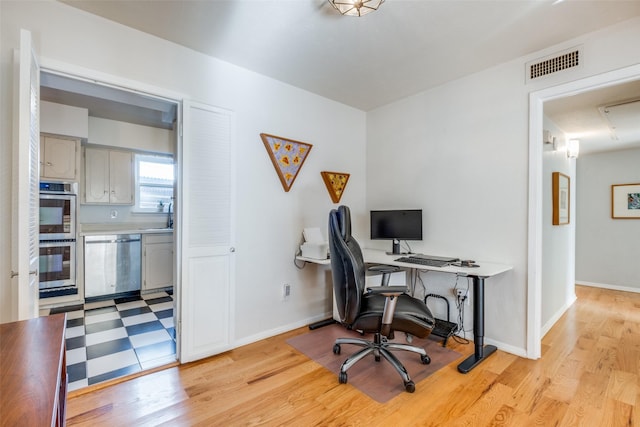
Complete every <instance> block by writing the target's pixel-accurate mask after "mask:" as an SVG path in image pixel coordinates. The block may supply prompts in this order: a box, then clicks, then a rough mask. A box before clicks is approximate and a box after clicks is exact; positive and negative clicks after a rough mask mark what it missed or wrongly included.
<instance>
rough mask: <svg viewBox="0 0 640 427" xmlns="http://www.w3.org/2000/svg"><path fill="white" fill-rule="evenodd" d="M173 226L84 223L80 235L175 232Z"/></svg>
mask: <svg viewBox="0 0 640 427" xmlns="http://www.w3.org/2000/svg"><path fill="white" fill-rule="evenodd" d="M173 231H174V230H173V228H167V227H164V226H161V225H158V226H154V225H149V226H147V225H143V224H82V225H81V226H80V229H79V231H78V236H81V237H82V236H97V235H102V234H152V233H173Z"/></svg>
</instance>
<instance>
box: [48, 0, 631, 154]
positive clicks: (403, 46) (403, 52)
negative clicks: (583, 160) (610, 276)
mask: <svg viewBox="0 0 640 427" xmlns="http://www.w3.org/2000/svg"><path fill="white" fill-rule="evenodd" d="M60 1H62V2H64V3H66V4H68V5H70V6H73V7H75V8H78V9H82V10H85V11H87V12H89V13H92V14H95V15H99V16H102V17H104V18H106V19H109V20H112V21H115V22H118V23H121V24H123V25H126V26H129V27H132V28H135V29H138V30H140V31H143V32H146V33H149V34H152V35H155V36H157V37H160V38H163V39H166V40H169V41H172V42H175V43H177V44H180V45H183V46H186V47H188V48H191V49H193V50H196V51H198V52H201V53H204V54H207V55H210V56H214V57H217V58H219V59H222V60H224V61H227V62H230V63H232V64H236V65H238V66H241V67H244V68H247V69H249V70H252V71H255V72H257V73H260V74H262V75H265V76H269V77H272V78H274V79H277V80H280V81H282V82H285V83H288V84H291V85H293V86H296V87H299V88H301V89H304V90H308V91H310V92H313V93H316V94H318V95H321V96H324V97H327V98H329V99H333V100H336V101H338V102H341V103H344V104H346V105H350V106H353V107H355V108H358V109H361V110H363V111H369V110H372V109H374V108H377V107H379V106H382V105H385V104H387V103H390V102H393V101H395V100H398V99H402V98H404V97H407V96H410V95H413V94H415V93H418V92H421V91H424V90H427V89H429V88H432V87H435V86H438V85H440V84H442V83H445V82H447V81H451V80H455V79H457V78H460V77H462V76H465V75H469V74H472V73H475V72H478V71H480V70H483V69H487V68H489V67H492V66H494V65H497V64H500V63H503V62H506V61H509V60H512V59H514V58H518V57H522V56H526V55H529V54H531V53H534V52H537V51H539V50H542V49H545V48H548V47H549V46H553V45H556V44H559V43H562V42H565V41H567V40H569V39H572V38H574V37H578V36H580V35H582V34H585V33H589V32H592V31H595V30H597V29H599V28H603V27H606V26H609V25H612V24H615V23H618V22H621V21H624V20H627V19H630V18H634V17H637V16H640V1H638V0H629V1H624V0H614V1H611V0H599V1H590V0H564V1H562V0H556V1H553V0H497V1H494V0H428V1H427V0H386V2H385V3H384V4H382V6H381V7H380V9H379V10H378V11H376V12H373V13H371V14H368V15H366V16H364V17H361V18H357V17H347V16H341V15H340V14H339V13H338V12H337V11H336V10H335V9H333V7H332V6H331V5H330V4H329V3H328V2H327V1H326V0H60ZM522 72H523V81H524V75H525V67H524V64H523V70H522ZM634 90H635V88H634ZM627 95H628V93H627ZM638 96H639V97H640V90H639V91H638ZM576 99H578V98H576ZM574 101H575V100H574ZM587 101H588V102H589V103H592V100H585V102H587ZM601 101H603V100H602V99H600V100H598V101H597V102H601ZM554 102H556V101H554ZM605 103H606V102H605ZM559 105H560V104H558V106H557V109H558V110H559V109H561V108H560V106H559ZM569 106H570V107H571V108H574V107H576V106H575V105H569ZM546 112H547V109H546V107H545V113H546ZM563 114H564V113H563ZM563 114H561V113H560V112H559V111H556V113H554V117H556V118H558V117H561V116H562V117H564V116H563ZM573 121H574V122H575V121H577V120H576V119H574V120H573ZM557 124H558V126H559V127H561V128H562V126H565V122H562V123H560V122H558V123H557ZM585 126H586V124H585ZM567 129H568V128H567ZM583 131H584V130H583ZM584 132H586V131H584ZM583 147H584V145H583Z"/></svg>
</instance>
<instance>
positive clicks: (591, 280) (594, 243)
mask: <svg viewBox="0 0 640 427" xmlns="http://www.w3.org/2000/svg"><path fill="white" fill-rule="evenodd" d="M639 164H640V149H633V150H622V151H613V152H608V153H594V154H589V155H584V156H580V157H579V158H578V164H577V176H578V188H577V199H578V201H577V203H578V210H577V220H576V221H577V231H576V281H577V282H578V283H582V284H586V285H593V286H601V287H605V288H612V289H620V290H626V291H632V292H640V272H639V271H638V260H640V245H639V244H638V236H640V220H633V219H612V218H611V185H613V184H635V183H640V168H639V167H638V165H639Z"/></svg>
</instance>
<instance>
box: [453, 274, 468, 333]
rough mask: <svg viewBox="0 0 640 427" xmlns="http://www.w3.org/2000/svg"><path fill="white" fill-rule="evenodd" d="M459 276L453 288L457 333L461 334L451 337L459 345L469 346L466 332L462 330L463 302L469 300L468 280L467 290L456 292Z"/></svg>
mask: <svg viewBox="0 0 640 427" xmlns="http://www.w3.org/2000/svg"><path fill="white" fill-rule="evenodd" d="M459 278H460V276H456V284H455V286H454V287H453V289H454V291H455V293H456V308H457V309H458V332H459V333H462V336H459V335H456V334H454V335H453V339H454V341H456V342H457V343H460V344H469V342H470V341H469V340H468V339H467V331H465V329H464V302H465V301H466V300H467V298H469V278H468V277H467V289H463V290H462V292H458V279H459Z"/></svg>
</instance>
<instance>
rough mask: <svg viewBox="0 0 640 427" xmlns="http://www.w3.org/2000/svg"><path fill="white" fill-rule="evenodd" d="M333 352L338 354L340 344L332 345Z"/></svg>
mask: <svg viewBox="0 0 640 427" xmlns="http://www.w3.org/2000/svg"><path fill="white" fill-rule="evenodd" d="M333 354H340V344H334V345H333Z"/></svg>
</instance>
